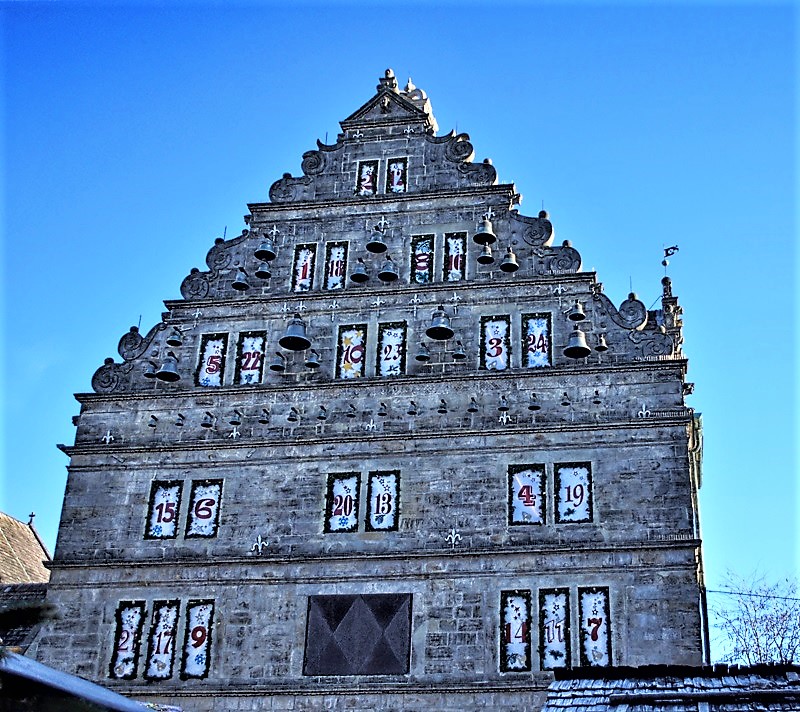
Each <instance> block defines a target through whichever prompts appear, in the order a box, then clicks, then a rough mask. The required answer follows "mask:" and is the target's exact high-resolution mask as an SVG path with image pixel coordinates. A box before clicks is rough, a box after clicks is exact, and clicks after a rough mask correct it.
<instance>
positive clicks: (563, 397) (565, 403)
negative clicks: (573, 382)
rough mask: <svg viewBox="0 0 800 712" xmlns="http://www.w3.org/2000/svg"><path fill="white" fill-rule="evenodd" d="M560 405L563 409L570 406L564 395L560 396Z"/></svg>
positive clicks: (566, 396) (567, 398)
mask: <svg viewBox="0 0 800 712" xmlns="http://www.w3.org/2000/svg"><path fill="white" fill-rule="evenodd" d="M561 405H563V406H564V407H565V408H568V407H569V406H570V401H569V396H568V395H567V394H566V393H564V394H562V396H561Z"/></svg>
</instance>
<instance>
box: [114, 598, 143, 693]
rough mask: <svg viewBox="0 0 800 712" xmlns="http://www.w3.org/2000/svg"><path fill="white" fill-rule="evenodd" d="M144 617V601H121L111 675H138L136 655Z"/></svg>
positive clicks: (121, 676) (128, 677)
mask: <svg viewBox="0 0 800 712" xmlns="http://www.w3.org/2000/svg"><path fill="white" fill-rule="evenodd" d="M143 619H144V604H143V603H138V602H137V603H121V604H120V608H119V610H118V611H117V635H116V638H115V643H114V656H113V659H112V661H111V677H116V678H119V679H123V680H130V679H132V678H134V677H136V655H137V653H138V648H139V636H140V635H141V631H142V623H143Z"/></svg>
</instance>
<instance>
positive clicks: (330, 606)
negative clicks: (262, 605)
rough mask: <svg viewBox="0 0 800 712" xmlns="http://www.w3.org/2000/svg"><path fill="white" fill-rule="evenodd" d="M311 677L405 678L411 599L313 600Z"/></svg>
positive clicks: (387, 596) (371, 596)
mask: <svg viewBox="0 0 800 712" xmlns="http://www.w3.org/2000/svg"><path fill="white" fill-rule="evenodd" d="M307 621H308V622H307V625H306V656H305V664H304V667H303V674H305V675H403V674H405V673H407V672H408V667H409V654H410V651H411V594H409V593H381V594H363V595H340V596H310V597H309V599H308V619H307Z"/></svg>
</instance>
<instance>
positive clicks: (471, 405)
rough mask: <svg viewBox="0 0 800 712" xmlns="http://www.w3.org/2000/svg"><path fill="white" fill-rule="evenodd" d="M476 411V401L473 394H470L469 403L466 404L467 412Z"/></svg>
mask: <svg viewBox="0 0 800 712" xmlns="http://www.w3.org/2000/svg"><path fill="white" fill-rule="evenodd" d="M477 412H478V401H476V400H475V396H472V397H471V398H470V399H469V405H468V406H467V413H477Z"/></svg>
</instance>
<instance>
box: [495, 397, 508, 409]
mask: <svg viewBox="0 0 800 712" xmlns="http://www.w3.org/2000/svg"><path fill="white" fill-rule="evenodd" d="M497 410H499V411H500V412H501V413H506V412H508V411H509V410H510V408H509V405H508V398H506V397H505V396H500V403H499V404H498V406H497Z"/></svg>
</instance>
